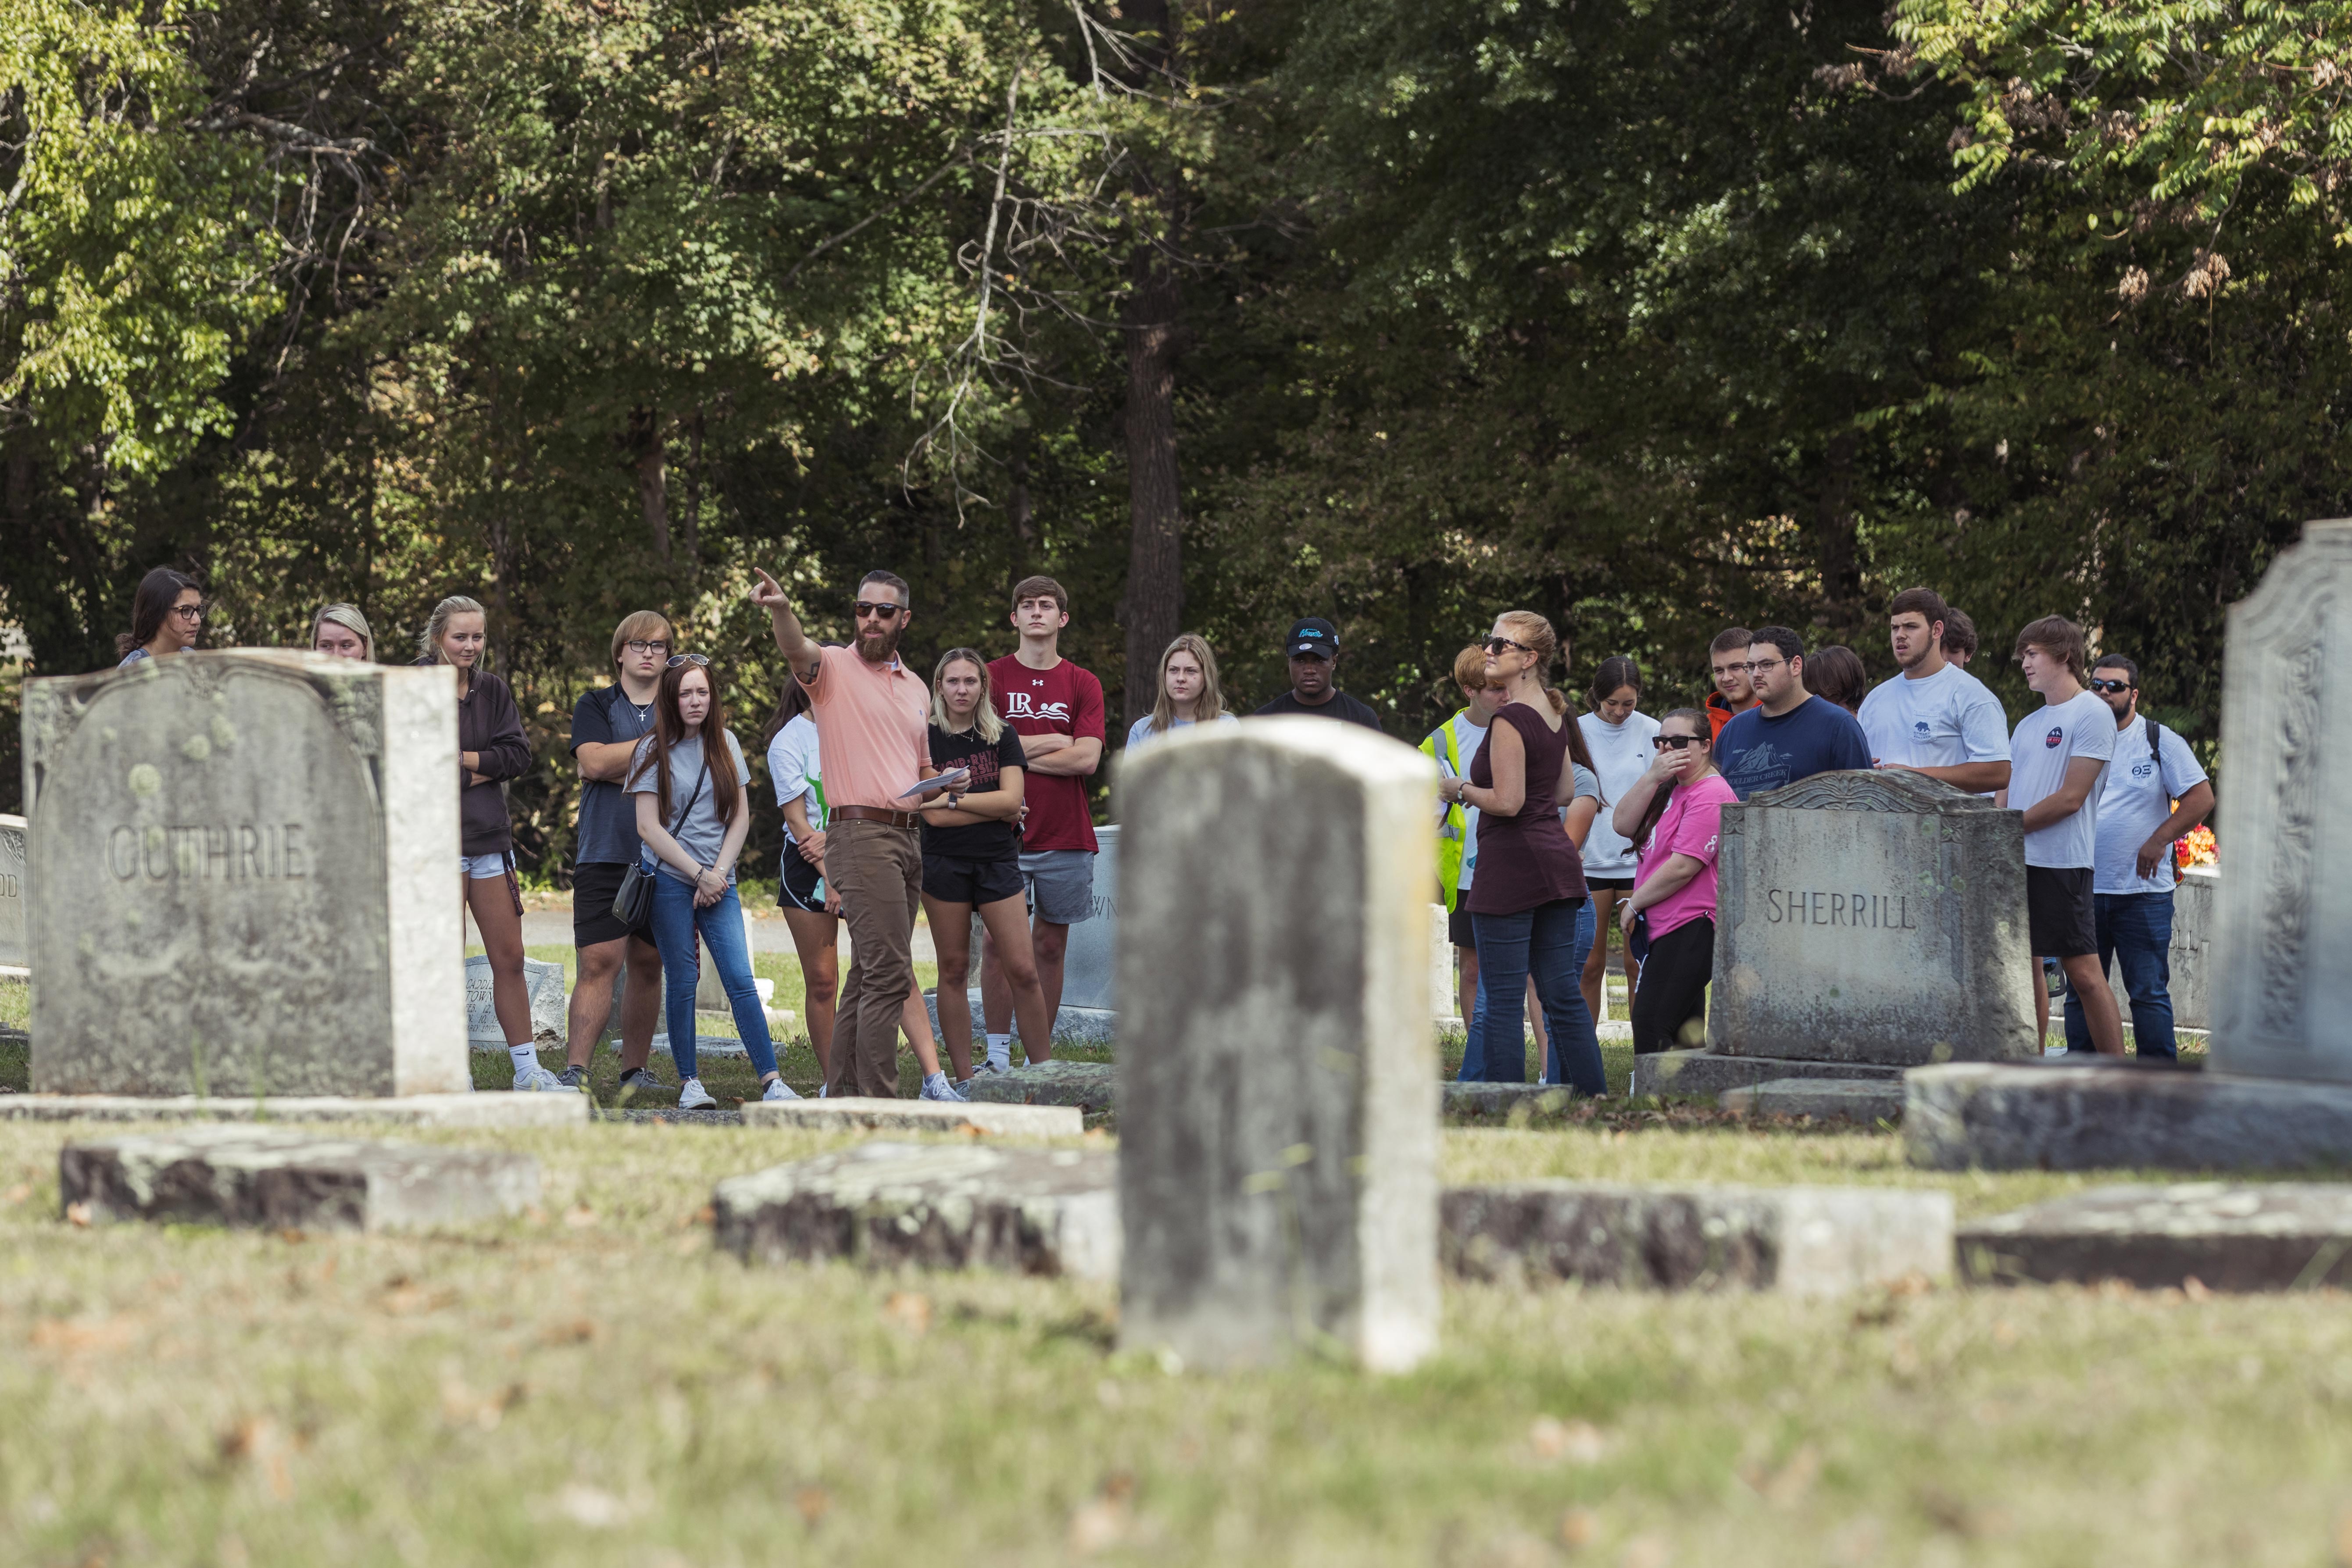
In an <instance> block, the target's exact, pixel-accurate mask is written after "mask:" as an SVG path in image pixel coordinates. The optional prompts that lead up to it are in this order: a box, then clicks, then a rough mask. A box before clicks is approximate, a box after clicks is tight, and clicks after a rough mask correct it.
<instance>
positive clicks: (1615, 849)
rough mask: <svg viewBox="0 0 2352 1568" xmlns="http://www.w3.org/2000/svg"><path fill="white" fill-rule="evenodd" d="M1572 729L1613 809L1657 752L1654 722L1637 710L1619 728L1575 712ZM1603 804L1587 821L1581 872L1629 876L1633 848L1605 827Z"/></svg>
mask: <svg viewBox="0 0 2352 1568" xmlns="http://www.w3.org/2000/svg"><path fill="white" fill-rule="evenodd" d="M1576 727H1577V728H1578V729H1579V730H1581V731H1583V732H1584V745H1585V749H1586V750H1587V751H1589V752H1591V753H1592V771H1593V772H1594V773H1597V774H1599V775H1600V779H1601V799H1602V800H1603V801H1605V802H1607V803H1608V804H1609V805H1615V804H1616V803H1617V802H1618V801H1621V800H1622V799H1624V798H1625V792H1626V791H1627V790H1629V789H1632V788H1633V786H1634V784H1638V783H1639V782H1641V777H1642V775H1643V773H1647V772H1649V771H1650V761H1651V758H1652V755H1653V754H1654V752H1655V750H1656V748H1655V747H1654V746H1653V745H1652V744H1651V742H1653V741H1654V740H1656V739H1657V735H1658V721H1656V720H1655V719H1653V718H1651V717H1650V716H1649V715H1648V714H1647V713H1643V712H1641V711H1639V710H1635V711H1634V712H1633V713H1630V714H1628V715H1627V716H1626V719H1625V721H1624V722H1623V723H1622V724H1612V723H1611V722H1609V721H1608V720H1606V719H1603V718H1602V717H1601V715H1600V714H1598V713H1580V714H1579V715H1578V716H1577V720H1576ZM1609 817H1610V812H1609V810H1608V809H1607V806H1604V807H1603V808H1602V810H1601V815H1600V816H1596V817H1594V818H1593V819H1592V837H1590V838H1588V839H1586V840H1585V841H1584V874H1585V875H1586V876H1587V877H1605V878H1611V879H1618V878H1630V877H1632V876H1633V871H1634V863H1633V844H1632V843H1631V842H1630V841H1628V840H1626V839H1624V838H1621V837H1618V835H1617V830H1616V829H1615V828H1613V827H1612V826H1609Z"/></svg>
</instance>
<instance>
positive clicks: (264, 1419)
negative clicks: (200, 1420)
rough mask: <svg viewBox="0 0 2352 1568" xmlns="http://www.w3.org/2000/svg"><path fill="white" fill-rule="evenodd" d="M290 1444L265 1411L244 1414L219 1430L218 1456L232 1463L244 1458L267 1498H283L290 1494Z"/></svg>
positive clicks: (292, 1482) (280, 1499)
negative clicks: (263, 1413)
mask: <svg viewBox="0 0 2352 1568" xmlns="http://www.w3.org/2000/svg"><path fill="white" fill-rule="evenodd" d="M289 1447H290V1445H289V1443H288V1441H287V1438H286V1435H285V1434H284V1433H282V1432H280V1431H279V1430H278V1423H276V1422H275V1421H272V1420H270V1419H269V1418H268V1416H266V1415H248V1416H247V1417H246V1418H245V1419H244V1420H242V1421H240V1422H238V1423H237V1424H236V1426H232V1427H230V1428H229V1429H228V1430H227V1431H226V1432H224V1433H222V1434H221V1437H220V1454H221V1458H223V1459H226V1460H229V1461H231V1462H232V1463H234V1462H236V1461H237V1460H244V1461H246V1462H247V1463H248V1464H250V1465H251V1466H252V1467H253V1469H254V1473H255V1474H256V1475H257V1476H258V1477H260V1478H261V1483H262V1485H263V1487H264V1488H265V1489H268V1493H269V1496H270V1499H271V1500H273V1501H276V1502H285V1501H288V1500H290V1499H291V1498H292V1497H293V1496H294V1473H293V1471H292V1470H291V1469H290V1468H288V1466H287V1463H286V1457H287V1452H288V1449H289Z"/></svg>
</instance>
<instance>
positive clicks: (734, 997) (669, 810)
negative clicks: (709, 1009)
mask: <svg viewBox="0 0 2352 1568" xmlns="http://www.w3.org/2000/svg"><path fill="white" fill-rule="evenodd" d="M750 784H751V773H750V771H749V770H748V769H746V768H745V767H744V765H743V748H742V746H741V745H740V743H738V742H737V741H736V739H735V737H734V735H733V734H732V733H731V732H730V731H729V730H728V728H727V711H726V710H725V709H724V708H723V707H721V706H720V704H719V687H718V682H717V681H716V680H715V679H713V678H712V675H711V671H710V661H709V659H708V658H704V657H703V656H702V655H700V654H698V653H677V654H672V655H670V658H669V662H668V664H667V666H666V667H664V668H663V670H662V677H661V686H660V689H658V691H656V694H655V697H654V728H653V733H651V734H649V735H647V736H646V738H645V739H644V740H642V741H640V742H637V754H636V758H635V761H634V762H632V763H630V765H629V778H628V783H627V784H626V786H625V787H626V788H627V790H628V792H629V793H630V794H631V795H635V796H636V797H637V839H638V842H639V843H640V844H642V845H643V846H644V850H643V854H644V857H645V859H644V861H643V862H641V863H640V868H641V869H643V870H645V871H647V872H649V873H650V874H651V875H652V877H653V879H654V883H653V927H654V945H655V946H656V947H657V948H659V949H660V950H661V957H662V979H663V989H664V991H665V993H666V994H667V995H666V1000H667V1009H666V1011H667V1016H668V1019H669V1054H670V1059H671V1060H672V1061H674V1062H676V1063H677V1078H678V1089H677V1108H678V1109H679V1110H709V1109H710V1108H711V1107H713V1106H716V1105H717V1104H718V1103H719V1101H718V1100H715V1099H713V1098H712V1097H711V1095H710V1092H709V1090H708V1089H704V1088H703V1087H702V1079H701V1078H700V1077H699V1076H698V1073H697V1072H696V1070H695V1048H694V1047H695V1039H694V988H695V983H696V981H697V979H698V974H697V972H696V969H695V960H694V947H695V939H696V938H697V937H698V936H699V937H700V938H701V942H702V948H703V951H704V952H708V953H709V955H710V962H711V963H712V964H713V965H714V966H715V967H716V968H717V969H718V971H719V984H720V985H721V986H723V987H724V988H725V990H726V992H727V1005H728V1008H729V1010H730V1011H731V1012H732V1013H733V1014H734V1015H735V1031H736V1033H737V1034H739V1035H740V1036H741V1037H742V1038H743V1048H744V1049H745V1050H746V1051H748V1052H750V1053H751V1066H752V1067H753V1068H756V1069H757V1070H758V1072H759V1074H760V1083H761V1096H760V1098H761V1099H762V1100H798V1099H799V1098H800V1096H799V1095H797V1094H795V1093H793V1090H792V1089H791V1087H790V1086H789V1085H787V1084H786V1083H785V1082H784V1079H783V1075H782V1072H780V1071H779V1070H778V1069H777V1067H776V1047H775V1042H774V1041H773V1040H772V1039H771V1038H770V1037H769V1035H768V1015H767V1010H766V1009H765V1008H764V1007H762V1006H761V1004H760V988H759V986H758V985H756V984H753V982H752V979H751V952H750V950H749V949H748V948H747V947H746V946H745V945H744V941H743V906H742V904H741V903H740V901H739V900H737V898H736V896H735V859H736V857H737V856H739V855H740V854H741V853H742V852H743V840H744V838H745V837H748V836H749V835H750V833H751V789H750V787H749V786H750Z"/></svg>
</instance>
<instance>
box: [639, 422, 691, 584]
mask: <svg viewBox="0 0 2352 1568" xmlns="http://www.w3.org/2000/svg"><path fill="white" fill-rule="evenodd" d="M686 429H687V449H688V462H687V466H686V514H685V515H684V516H683V517H681V518H679V519H678V527H677V542H678V543H679V544H680V545H681V546H682V547H683V548H684V549H685V551H686V565H687V570H688V571H689V572H690V571H692V570H693V569H694V567H695V565H696V563H698V562H699V561H700V560H701V555H700V553H699V550H700V545H701V539H702V410H701V409H700V408H697V409H695V411H694V419H693V422H692V423H691V424H689V425H688V426H687V427H686ZM640 482H642V481H640Z"/></svg>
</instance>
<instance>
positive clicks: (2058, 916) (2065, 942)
mask: <svg viewBox="0 0 2352 1568" xmlns="http://www.w3.org/2000/svg"><path fill="white" fill-rule="evenodd" d="M2091 876H2092V872H2091V868H2090V867H2088V866H2066V867H2056V866H2028V867H2027V868H2025V931H2026V945H2027V946H2028V947H2030V948H2032V950H2033V956H2034V957H2036V958H2080V957H2081V956H2083V954H2084V953H2086V952H2098V951H2099V930H2098V925H2097V923H2096V921H2095V920H2094V918H2093V915H2092V904H2091Z"/></svg>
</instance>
